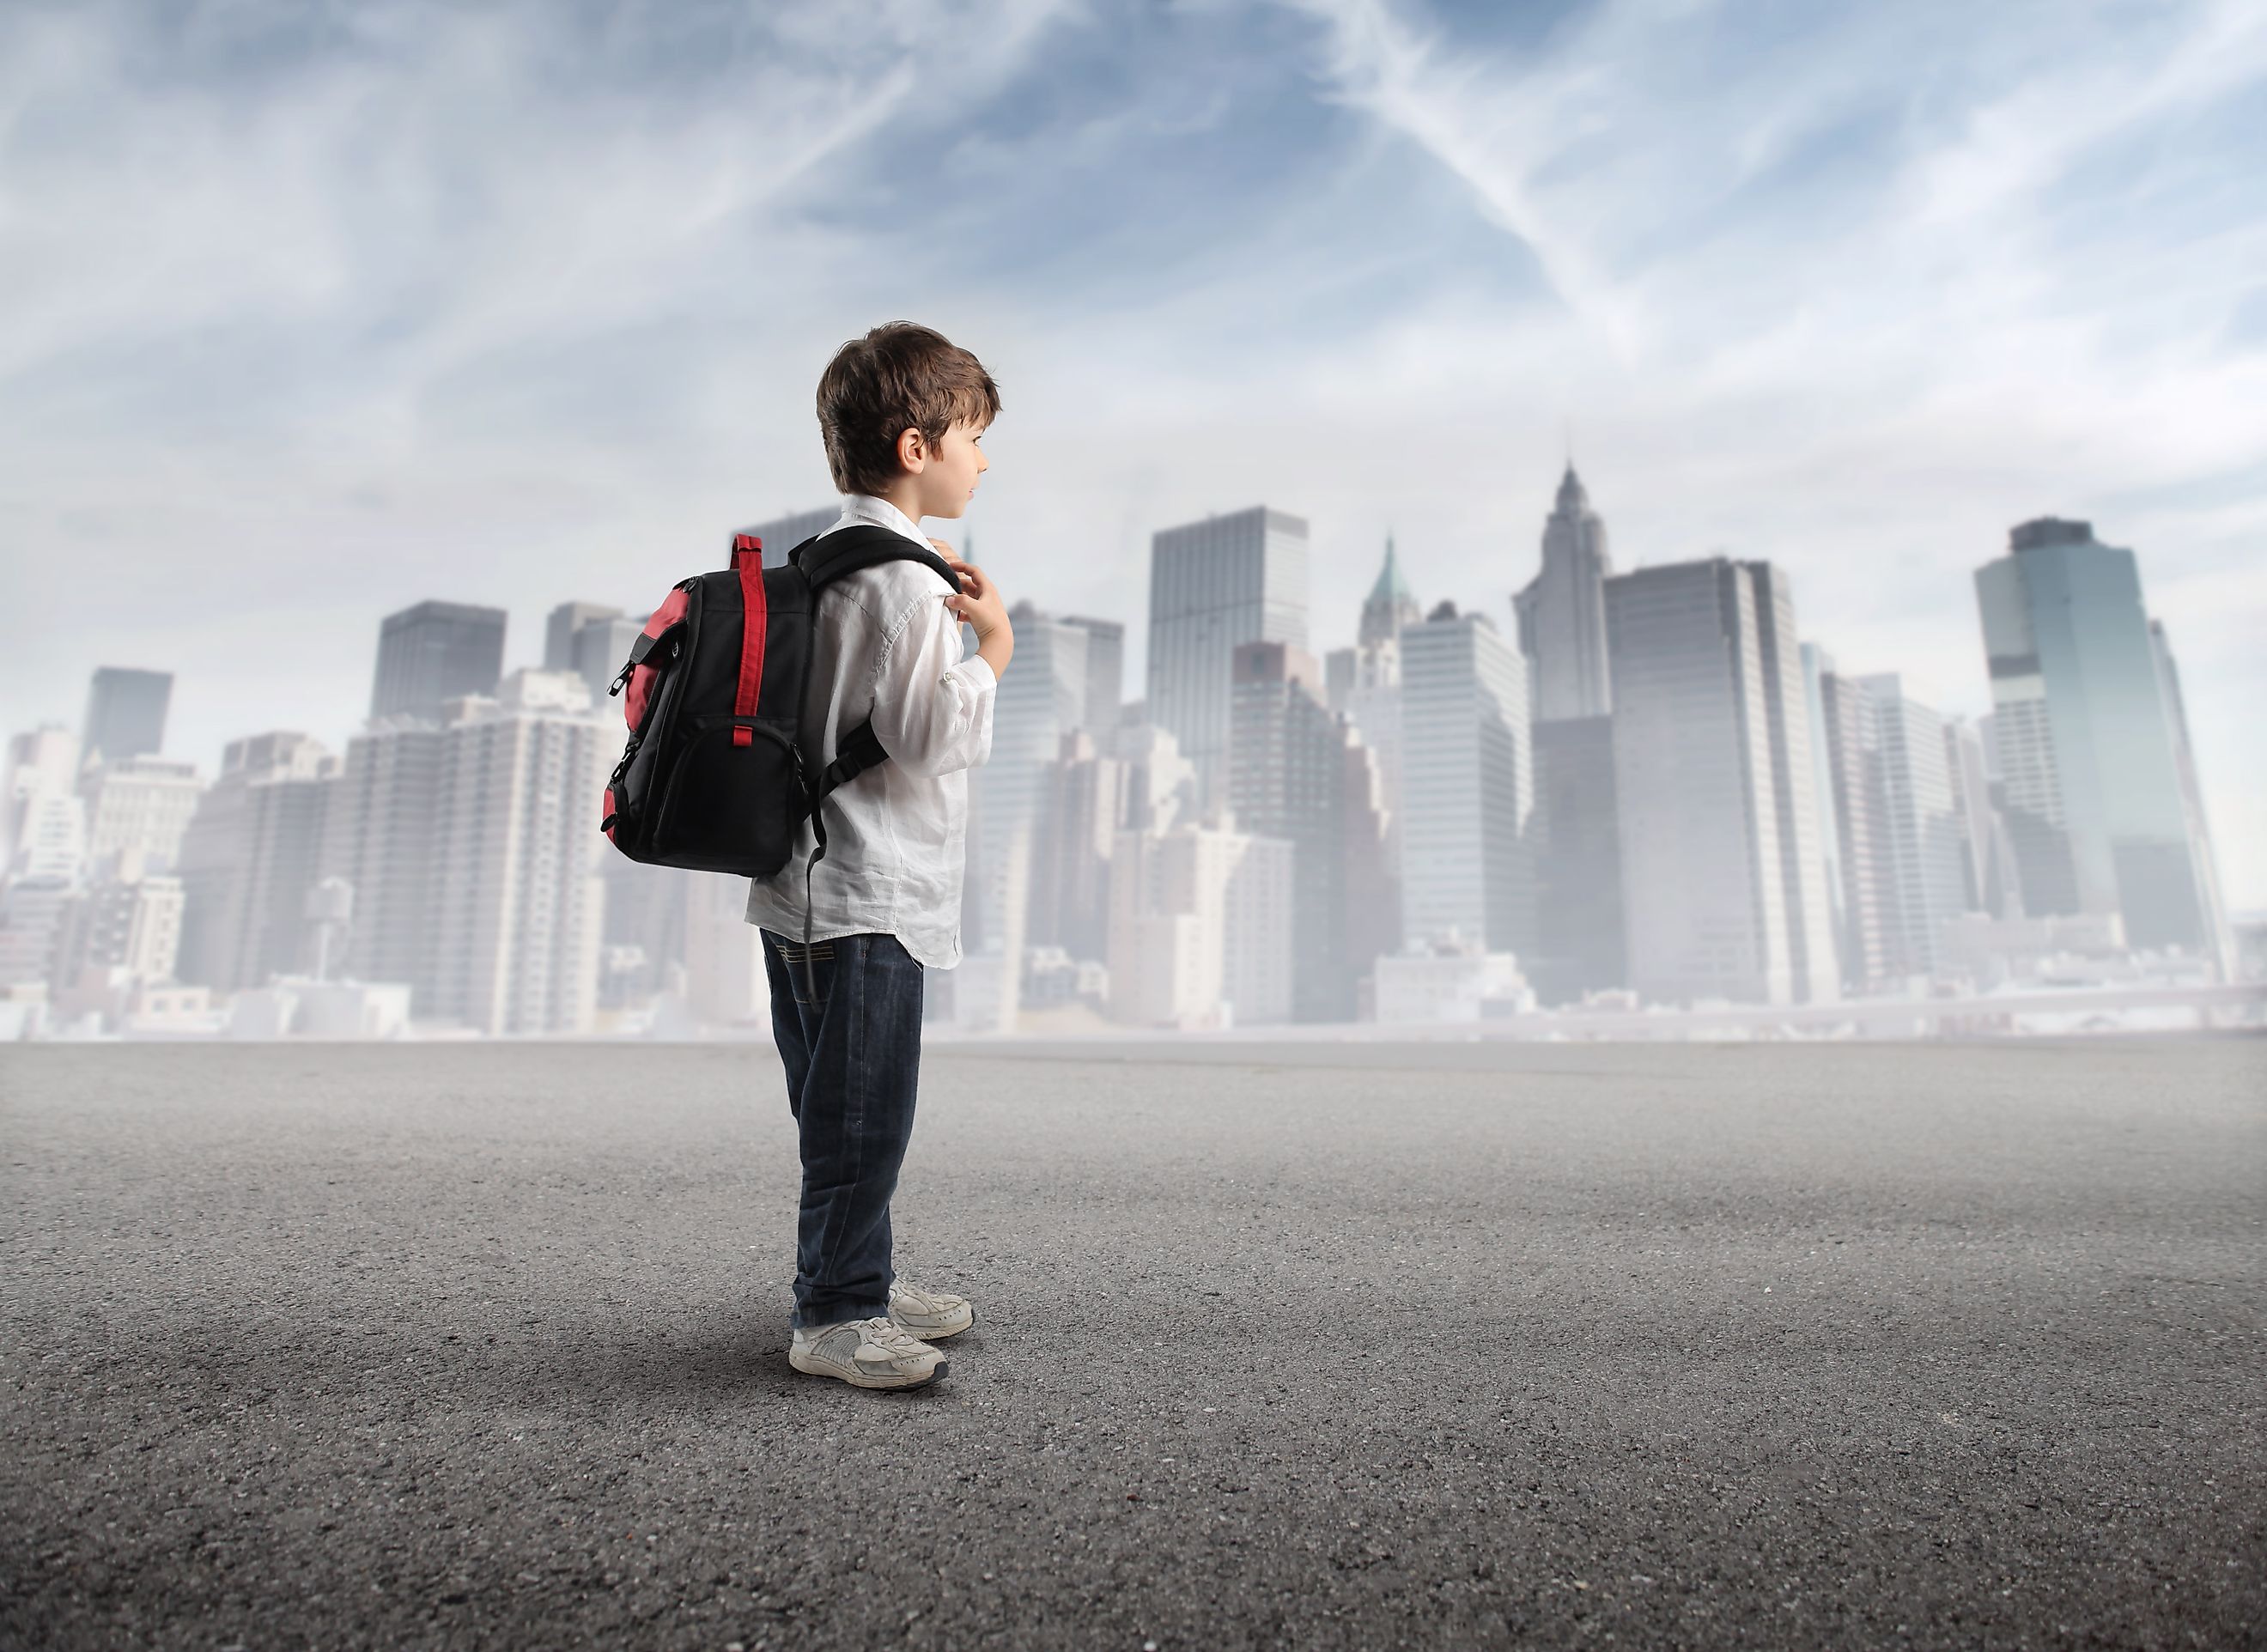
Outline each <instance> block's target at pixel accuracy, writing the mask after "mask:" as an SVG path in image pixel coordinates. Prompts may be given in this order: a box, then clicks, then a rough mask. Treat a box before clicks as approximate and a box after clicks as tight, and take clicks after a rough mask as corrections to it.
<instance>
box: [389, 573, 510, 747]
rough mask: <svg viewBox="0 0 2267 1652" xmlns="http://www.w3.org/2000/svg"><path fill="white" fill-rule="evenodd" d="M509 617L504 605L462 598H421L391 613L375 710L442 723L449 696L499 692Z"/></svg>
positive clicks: (391, 714) (451, 698)
mask: <svg viewBox="0 0 2267 1652" xmlns="http://www.w3.org/2000/svg"><path fill="white" fill-rule="evenodd" d="M506 618H507V616H506V614H505V613H504V611H503V609H502V608H476V607H473V606H469V605H467V604H465V603H461V602H421V603H417V604H415V605H414V606H410V607H407V608H404V609H402V610H400V612H399V613H389V614H387V615H386V616H385V620H383V621H381V622H380V624H379V626H378V676H377V679H376V681H375V682H374V683H373V684H372V685H371V687H370V716H373V717H388V716H413V717H420V718H422V719H423V720H424V721H426V722H428V723H437V722H439V721H440V718H441V707H442V705H443V703H444V701H450V700H453V699H455V698H456V697H457V696H459V694H493V693H495V686H496V682H497V680H498V679H499V678H501V677H502V676H503V628H504V620H505V619H506Z"/></svg>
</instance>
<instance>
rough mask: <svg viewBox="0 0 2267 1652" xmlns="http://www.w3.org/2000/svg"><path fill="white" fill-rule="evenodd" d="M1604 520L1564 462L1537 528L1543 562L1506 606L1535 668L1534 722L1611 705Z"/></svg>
mask: <svg viewBox="0 0 2267 1652" xmlns="http://www.w3.org/2000/svg"><path fill="white" fill-rule="evenodd" d="M1613 571H1614V564H1613V559H1612V558H1611V557H1610V556H1609V555H1608V554H1606V525H1605V524H1604V523H1603V522H1602V521H1600V520H1599V518H1598V513H1597V512H1596V511H1595V510H1591V509H1590V496H1589V495H1588V494H1587V493H1585V492H1584V491H1583V489H1582V481H1581V477H1579V476H1577V475H1575V474H1574V466H1573V464H1571V463H1569V464H1568V465H1567V466H1566V475H1565V476H1564V477H1562V478H1560V480H1559V498H1558V501H1557V503H1555V504H1554V505H1553V506H1552V510H1551V515H1550V518H1549V519H1548V520H1546V521H1545V522H1544V525H1543V567H1542V569H1541V570H1540V571H1539V572H1537V574H1536V576H1535V577H1534V578H1533V579H1531V580H1530V581H1529V582H1528V584H1527V586H1526V588H1525V589H1524V590H1522V591H1521V592H1520V593H1519V594H1518V595H1517V596H1515V597H1514V598H1512V606H1514V607H1515V609H1516V610H1517V611H1518V614H1519V647H1520V651H1521V652H1522V653H1523V654H1525V655H1526V656H1527V657H1528V660H1529V663H1530V666H1531V668H1532V670H1533V672H1534V679H1535V720H1536V721H1537V722H1538V723H1544V722H1550V721H1555V720H1556V719H1558V718H1560V717H1596V716H1604V715H1605V714H1606V713H1607V712H1608V711H1610V710H1611V709H1613V688H1612V675H1611V672H1610V669H1609V667H1608V665H1607V663H1606V598H1605V582H1606V580H1607V578H1608V577H1609V576H1610V575H1611V574H1612V573H1613Z"/></svg>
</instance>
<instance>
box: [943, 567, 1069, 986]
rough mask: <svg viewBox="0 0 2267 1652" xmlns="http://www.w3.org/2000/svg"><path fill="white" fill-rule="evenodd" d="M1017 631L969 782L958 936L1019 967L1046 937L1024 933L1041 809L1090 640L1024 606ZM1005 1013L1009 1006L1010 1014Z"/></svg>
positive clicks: (1043, 824) (1044, 829) (1044, 854)
mask: <svg viewBox="0 0 2267 1652" xmlns="http://www.w3.org/2000/svg"><path fill="white" fill-rule="evenodd" d="M1009 620H1010V621H1011V622H1012V623H1013V624H1014V626H1015V628H1016V665H1015V669H1014V670H1012V671H1010V672H1008V673H1007V674H1006V675H1005V676H1003V677H1002V678H1001V679H1000V686H999V689H998V691H997V697H996V698H995V699H994V701H993V708H992V749H991V754H990V756H988V757H987V759H986V760H985V761H984V762H983V763H982V764H981V765H980V766H979V767H977V768H975V769H973V770H972V771H971V773H970V784H969V801H970V814H971V826H970V831H969V838H968V863H969V872H970V876H969V877H968V880H967V896H968V900H967V904H968V908H969V910H968V912H967V914H966V917H965V920H964V922H963V931H964V933H965V936H966V937H967V942H968V947H969V950H970V951H982V952H985V953H987V954H992V955H994V956H998V957H1001V958H1006V959H1008V960H1009V966H1013V967H1017V968H1019V967H1020V960H1021V958H1022V957H1023V948H1024V947H1025V945H1027V944H1029V943H1031V942H1032V941H1034V940H1037V941H1043V942H1046V943H1055V942H1056V940H1057V937H1055V936H1030V935H1028V934H1027V933H1021V932H1016V931H1018V930H1020V929H1024V928H1027V924H1026V925H1017V924H1015V923H1014V922H1012V921H1011V920H1012V919H1013V918H1014V917H1015V916H1016V914H1023V917H1024V918H1025V919H1026V920H1028V917H1029V915H1030V908H1029V906H1028V904H1027V902H1028V898H1029V895H1030V892H1031V877H1032V874H1033V870H1034V869H1035V868H1038V867H1040V866H1042V865H1044V864H1045V863H1046V861H1047V860H1048V858H1049V855H1050V847H1049V841H1048V833H1049V830H1050V827H1051V825H1052V823H1051V821H1050V820H1049V819H1048V806H1047V805H1048V804H1049V803H1050V801H1051V800H1052V797H1053V769H1054V765H1055V762H1056V760H1057V759H1058V758H1059V757H1060V753H1061V751H1062V741H1063V736H1064V735H1066V734H1068V733H1070V732H1071V731H1074V730H1075V729H1077V728H1078V727H1079V726H1080V723H1081V720H1082V716H1083V714H1084V711H1085V708H1086V701H1087V694H1088V678H1087V646H1088V643H1089V640H1090V638H1091V635H1092V634H1091V633H1090V632H1089V631H1088V630H1087V629H1086V628H1084V627H1082V626H1075V625H1068V624H1066V623H1064V622H1063V621H1062V620H1057V619H1055V618H1053V616H1052V615H1049V614H1046V613H1041V612H1040V611H1039V610H1038V609H1037V608H1035V607H1033V606H1031V604H1030V603H1029V602H1018V603H1016V605H1015V606H1014V607H1013V608H1011V609H1009ZM1010 1012H1011V1013H1012V1006H1011V1011H1010Z"/></svg>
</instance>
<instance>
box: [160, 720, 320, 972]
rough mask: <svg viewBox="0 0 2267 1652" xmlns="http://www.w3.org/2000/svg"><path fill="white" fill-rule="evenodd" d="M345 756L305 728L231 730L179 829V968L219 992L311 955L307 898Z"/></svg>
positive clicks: (304, 962) (298, 965) (294, 967)
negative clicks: (245, 733) (239, 734)
mask: <svg viewBox="0 0 2267 1652" xmlns="http://www.w3.org/2000/svg"><path fill="white" fill-rule="evenodd" d="M339 768H340V763H339V760H338V759H337V758H336V757H334V756H333V755H332V754H331V753H329V752H328V751H326V750H325V749H324V747H323V746H322V745H321V744H320V743H319V742H318V741H316V740H314V739H312V738H309V737H308V736H306V735H304V734H298V733H293V732H290V731H276V732H274V733H269V734H260V735H253V736H251V737H249V738H245V739H240V740H231V741H230V742H229V743H228V745H227V747H226V748H225V750H224V752H223V753H222V755H221V765H220V778H219V779H217V780H216V781H215V782H213V783H212V785H211V786H210V787H209V788H208V789H206V791H205V794H204V796H203V797H201V798H200V799H199V800H198V802H197V807H196V812H195V813H194V815H193V816H192V817H191V818H190V820H189V824H188V829H187V831H186V832H185V833H182V836H181V852H180V879H181V887H182V891H183V894H184V898H185V901H186V905H185V909H184V912H183V916H182V927H181V950H180V978H181V979H182V980H185V981H194V982H195V983H197V984H198V985H201V986H205V987H209V988H213V989H214V990H215V991H216V992H234V991H236V990H237V989H238V988H244V987H264V986H266V985H267V984H268V977H269V976H270V975H277V974H294V973H298V972H299V971H300V970H303V969H305V968H308V967H310V966H312V962H313V960H312V958H307V957H305V956H304V951H305V948H306V943H307V940H308V935H307V925H306V916H305V914H306V905H307V895H308V892H309V891H311V890H312V889H313V888H314V886H315V883H316V879H317V876H318V873H319V868H320V863H321V857H322V848H323V828H324V811H325V805H326V804H327V803H328V802H329V799H330V794H331V791H332V789H333V787H334V781H335V779H336V777H337V775H338V772H339Z"/></svg>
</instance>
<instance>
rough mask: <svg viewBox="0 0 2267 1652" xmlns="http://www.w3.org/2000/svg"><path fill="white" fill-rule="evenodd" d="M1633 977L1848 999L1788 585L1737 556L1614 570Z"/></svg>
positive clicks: (1685, 988) (1689, 995)
mask: <svg viewBox="0 0 2267 1652" xmlns="http://www.w3.org/2000/svg"><path fill="white" fill-rule="evenodd" d="M1605 595H1606V624H1607V636H1608V643H1609V649H1608V653H1609V658H1610V662H1611V666H1612V686H1611V687H1612V695H1613V708H1614V710H1613V715H1614V784H1615V790H1616V794H1617V796H1616V804H1617V808H1618V812H1619V816H1620V823H1621V851H1622V892H1623V912H1624V922H1625V935H1626V937H1627V943H1628V951H1629V972H1630V985H1631V986H1632V987H1633V988H1636V989H1637V990H1638V991H1639V992H1640V994H1642V995H1645V996H1646V997H1647V998H1651V999H1654V1000H1657V1001H1662V1002H1677V1001H1684V1002H1690V1001H1692V1000H1695V999H1702V998H1726V999H1732V1000H1744V1001H1748V1002H1764V1003H1786V1002H1792V1001H1794V1000H1796V999H1799V998H1830V997H1833V996H1835V995H1837V983H1836V980H1835V953H1834V944H1833V937H1832V934H1831V931H1830V927H1829V924H1830V918H1829V914H1828V907H1827V900H1826V888H1825V883H1826V872H1825V863H1824V859H1823V855H1822V854H1821V852H1820V847H1819V842H1818V837H1817V830H1818V823H1817V815H1816V802H1815V797H1814V785H1815V781H1814V779H1813V776H1812V774H1811V762H1810V745H1809V719H1808V713H1807V710H1806V709H1805V699H1804V694H1803V688H1802V666H1801V657H1800V654H1799V651H1798V649H1797V645H1796V640H1795V635H1794V605H1793V601H1792V599H1791V598H1790V597H1789V595H1788V592H1787V588H1786V581H1785V579H1784V578H1783V576H1779V574H1778V572H1777V570H1775V569H1772V567H1771V565H1770V564H1768V563H1764V562H1733V561H1731V560H1729V559H1728V558H1725V557H1712V558H1710V559H1708V560H1706V561H1703V562H1679V563H1674V564H1670V565H1668V566H1664V567H1660V568H1647V569H1638V570H1637V571H1636V572H1634V573H1630V574H1623V575H1618V576H1615V577H1613V578H1610V579H1609V580H1607V581H1606V584H1605Z"/></svg>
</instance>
